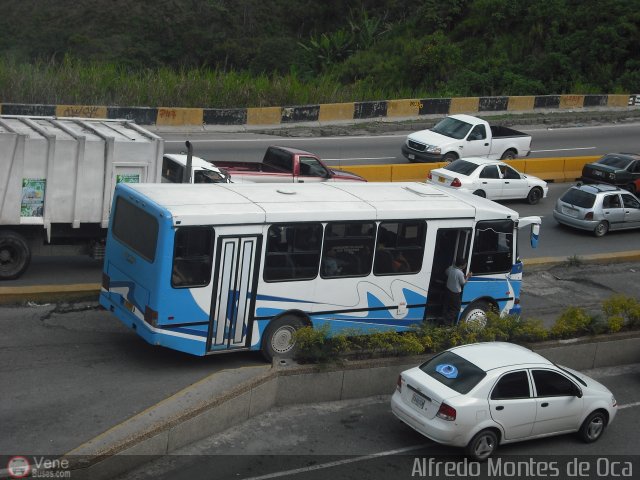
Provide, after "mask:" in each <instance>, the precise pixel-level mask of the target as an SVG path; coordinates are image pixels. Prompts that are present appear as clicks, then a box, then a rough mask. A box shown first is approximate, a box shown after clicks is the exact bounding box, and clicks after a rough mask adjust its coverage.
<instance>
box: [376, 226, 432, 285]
mask: <svg viewBox="0 0 640 480" xmlns="http://www.w3.org/2000/svg"><path fill="white" fill-rule="evenodd" d="M425 234H426V224H425V222H424V221H422V220H417V221H416V220H413V221H401V222H382V223H381V224H380V228H379V229H378V239H377V241H376V256H375V262H374V265H373V273H374V275H402V274H412V273H418V272H419V271H420V269H421V268H422V258H423V257H424V242H425Z"/></svg>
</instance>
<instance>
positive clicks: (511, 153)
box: [500, 148, 517, 160]
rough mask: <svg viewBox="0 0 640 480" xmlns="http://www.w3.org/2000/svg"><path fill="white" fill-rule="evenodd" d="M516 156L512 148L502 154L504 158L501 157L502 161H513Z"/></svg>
mask: <svg viewBox="0 0 640 480" xmlns="http://www.w3.org/2000/svg"><path fill="white" fill-rule="evenodd" d="M516 156H517V153H516V151H515V150H513V149H512V148H510V149H509V150H507V151H506V152H504V153H503V154H502V156H501V157H500V160H513V159H515V158H516Z"/></svg>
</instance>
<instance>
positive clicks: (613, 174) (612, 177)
mask: <svg viewBox="0 0 640 480" xmlns="http://www.w3.org/2000/svg"><path fill="white" fill-rule="evenodd" d="M607 176H608V177H609V180H615V179H616V174H615V173H608V174H607Z"/></svg>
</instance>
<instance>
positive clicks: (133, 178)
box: [116, 173, 140, 183]
mask: <svg viewBox="0 0 640 480" xmlns="http://www.w3.org/2000/svg"><path fill="white" fill-rule="evenodd" d="M116 183H140V174H139V173H119V174H117V175H116Z"/></svg>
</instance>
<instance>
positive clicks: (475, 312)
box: [460, 300, 495, 328]
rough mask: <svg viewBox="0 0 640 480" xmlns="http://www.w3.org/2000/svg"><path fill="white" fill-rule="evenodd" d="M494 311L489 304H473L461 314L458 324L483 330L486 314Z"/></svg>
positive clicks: (483, 302)
mask: <svg viewBox="0 0 640 480" xmlns="http://www.w3.org/2000/svg"><path fill="white" fill-rule="evenodd" d="M494 310H495V307H493V306H492V305H491V304H490V303H489V302H485V301H481V300H480V301H477V302H473V303H472V304H471V305H469V306H468V307H467V308H466V309H465V311H464V312H462V317H460V322H462V323H466V324H467V325H469V326H474V327H478V328H484V327H485V325H486V324H487V313H488V312H490V311H494Z"/></svg>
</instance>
